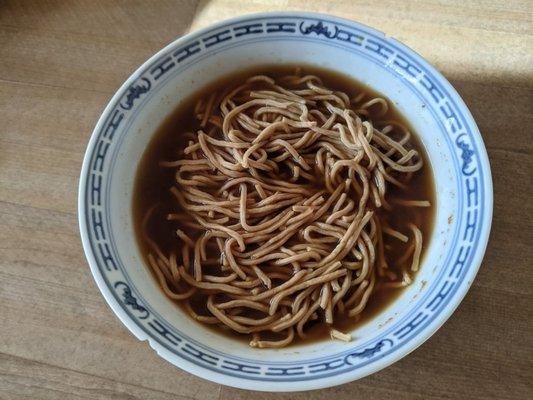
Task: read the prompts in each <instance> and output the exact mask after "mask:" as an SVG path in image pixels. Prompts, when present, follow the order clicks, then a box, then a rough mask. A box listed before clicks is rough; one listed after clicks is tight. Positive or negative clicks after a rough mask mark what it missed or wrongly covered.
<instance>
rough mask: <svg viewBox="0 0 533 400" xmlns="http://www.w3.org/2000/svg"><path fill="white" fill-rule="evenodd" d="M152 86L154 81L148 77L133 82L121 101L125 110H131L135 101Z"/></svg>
mask: <svg viewBox="0 0 533 400" xmlns="http://www.w3.org/2000/svg"><path fill="white" fill-rule="evenodd" d="M151 88H152V83H151V82H150V80H149V79H148V78H144V77H143V78H141V79H140V80H139V81H138V82H137V83H134V84H132V85H131V86H130V87H129V88H128V91H127V93H126V94H125V96H124V98H123V99H122V100H121V102H120V106H121V107H122V108H123V109H124V110H131V109H132V107H133V102H134V101H135V100H136V99H138V98H139V97H141V95H143V94H144V93H147V92H148V91H149V90H150V89H151Z"/></svg>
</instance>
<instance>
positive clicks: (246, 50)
mask: <svg viewBox="0 0 533 400" xmlns="http://www.w3.org/2000/svg"><path fill="white" fill-rule="evenodd" d="M281 55H283V56H281ZM279 63H300V64H312V65H316V66H320V67H325V68H329V69H333V70H335V71H339V72H342V73H344V74H346V75H349V76H351V77H353V78H354V79H357V80H359V81H361V82H363V83H365V84H367V85H369V86H370V87H372V88H374V89H376V90H377V91H379V92H381V93H383V94H385V95H386V96H387V97H388V98H389V99H390V100H391V101H393V102H394V103H395V104H396V106H397V107H398V108H399V109H400V111H401V113H402V114H403V115H405V116H406V118H407V120H408V121H410V122H411V124H412V125H413V127H414V128H415V131H416V132H417V133H418V134H419V135H420V138H421V140H422V143H423V145H424V146H425V147H426V150H427V153H428V155H429V158H430V160H431V164H432V167H433V171H437V172H438V173H437V174H436V175H435V177H434V178H435V185H436V189H437V193H438V196H437V207H436V208H437V209H438V212H437V213H436V220H435V224H434V233H433V235H432V238H431V242H430V243H431V244H430V247H429V248H428V249H427V251H426V255H425V257H424V262H423V265H422V268H421V272H420V273H419V274H417V275H416V281H415V282H414V283H413V284H412V285H411V286H410V287H409V288H407V290H405V291H404V292H403V294H402V295H401V296H400V298H399V299H398V300H397V301H395V302H394V303H393V304H392V306H390V307H388V308H386V309H385V310H384V311H383V312H382V313H381V314H379V315H378V316H377V317H376V318H374V319H373V320H371V321H369V322H368V323H366V324H364V325H362V326H360V327H359V328H357V329H355V331H354V332H353V337H354V338H355V339H356V341H368V340H369V339H371V338H373V337H374V336H376V335H378V334H380V331H381V330H383V329H385V328H386V327H388V326H390V325H393V322H394V321H395V320H397V319H401V318H402V317H403V316H405V314H406V312H407V311H408V310H409V309H410V308H411V304H413V303H416V302H417V299H419V298H421V297H422V294H423V292H424V291H426V290H428V287H429V286H430V285H428V283H431V282H433V281H434V279H433V277H434V276H435V274H436V273H437V272H438V268H437V267H438V264H439V260H440V259H441V258H442V257H443V256H444V255H445V254H446V253H447V251H448V250H449V249H448V248H447V244H449V243H450V242H451V237H450V235H451V232H452V228H453V223H452V224H449V223H448V217H449V216H450V215H454V214H455V212H456V210H457V206H456V204H455V202H454V201H453V199H454V187H455V185H456V182H455V181H454V180H455V177H454V174H453V165H452V164H451V162H450V160H449V159H448V158H447V154H446V147H445V146H443V143H441V140H442V139H440V138H439V137H438V135H437V134H436V133H438V132H439V127H438V126H437V124H436V121H435V120H434V118H432V117H431V115H430V111H429V110H428V109H427V108H426V107H425V106H424V103H423V102H422V100H421V99H419V98H418V97H417V96H416V95H415V94H414V93H413V92H411V91H410V90H408V88H407V87H406V82H405V81H402V80H399V79H397V77H396V76H395V75H394V72H393V70H391V69H385V68H382V67H381V66H379V65H376V64H375V63H374V62H372V61H371V60H369V59H366V58H364V57H361V56H360V55H358V54H354V53H351V52H348V51H342V50H340V49H337V48H331V47H329V46H327V45H324V46H320V45H317V44H316V43H313V42H309V43H300V42H296V41H279V42H277V43H276V44H275V46H274V45H273V44H272V43H271V42H263V43H261V42H259V43H250V44H247V45H243V46H239V47H235V48H230V49H227V50H225V51H223V52H219V53H215V54H213V55H211V56H208V57H205V58H204V59H202V60H200V61H198V62H197V63H195V64H194V65H193V66H191V67H189V68H184V69H183V70H182V71H180V72H179V73H175V74H174V75H173V76H170V77H168V78H167V80H166V81H165V82H164V84H163V85H161V84H160V85H159V86H158V87H157V88H158V90H157V91H154V92H152V93H150V97H146V98H144V99H143V105H142V107H140V108H139V111H138V113H137V115H136V116H135V118H132V120H131V121H130V123H131V125H129V126H128V128H127V129H128V130H129V132H130V133H129V134H128V135H124V136H123V138H124V139H123V142H122V143H121V144H120V147H121V151H120V153H119V154H118V157H117V159H116V163H115V165H114V166H113V175H112V178H111V181H110V185H111V187H112V188H113V191H112V194H111V208H110V214H111V215H112V216H113V217H112V221H111V228H112V229H113V232H114V235H113V236H114V237H115V239H116V246H117V250H118V254H120V256H121V259H122V263H123V264H124V265H125V266H127V269H128V273H129V276H130V278H131V280H132V282H133V283H134V285H135V287H136V289H137V290H138V292H139V293H142V296H143V297H144V299H145V300H146V302H148V303H149V304H151V305H152V306H153V307H154V308H155V309H157V312H158V313H159V314H160V315H161V317H162V318H164V319H165V320H166V321H168V322H169V323H170V324H171V325H172V326H174V327H175V328H176V329H179V330H180V331H181V332H183V334H185V335H187V336H190V337H194V338H195V339H196V340H197V341H199V342H202V343H205V344H208V345H209V346H210V347H213V348H214V349H218V350H220V351H227V350H228V349H231V353H232V354H235V355H238V356H241V357H250V358H256V359H258V360H259V359H261V358H263V357H265V356H267V357H269V359H272V360H284V361H288V360H290V359H291V358H302V357H310V356H312V355H313V354H317V353H324V352H327V353H330V352H336V351H340V350H342V349H345V348H346V346H347V345H346V344H344V343H340V342H336V341H319V342H314V343H310V344H303V345H298V346H289V347H288V348H286V349H281V350H264V349H263V350H259V349H253V348H250V347H249V346H248V345H247V344H246V343H243V342H241V341H235V340H232V339H231V338H227V337H224V336H220V335H217V334H216V333H213V332H212V331H210V330H208V329H204V328H202V326H201V325H199V324H198V323H196V322H192V321H191V320H190V319H189V318H188V317H187V316H185V315H183V313H182V311H181V310H180V309H179V308H177V307H176V306H175V305H174V304H172V302H171V301H170V300H168V299H167V298H166V297H165V296H164V295H163V293H162V291H161V290H159V287H158V286H157V284H156V283H155V282H154V279H153V278H152V276H151V274H150V272H149V271H148V270H147V267H146V266H145V265H144V262H143V260H142V256H141V254H140V253H139V249H138V247H137V246H136V244H135V239H134V237H135V232H134V231H133V226H132V212H131V210H132V187H133V182H134V177H135V176H134V175H135V174H134V171H135V170H136V168H137V164H138V161H139V159H140V158H141V156H142V153H143V151H144V149H145V148H146V145H147V143H148V141H149V140H150V138H151V137H152V135H153V134H154V131H155V130H156V129H157V128H158V126H159V125H160V124H161V123H162V121H163V119H164V118H165V117H166V116H167V115H168V114H169V113H170V112H171V111H172V110H173V109H174V108H175V107H176V106H177V105H178V104H179V102H180V100H183V99H185V98H187V96H188V95H190V94H193V93H194V92H195V91H197V90H198V89H200V88H202V86H204V85H206V84H208V83H210V82H212V81H216V80H217V78H220V77H223V76H224V75H227V74H228V73H231V72H235V71H238V70H239V69H244V68H246V67H249V66H256V65H262V64H263V65H269V64H279ZM351 345H352V344H351Z"/></svg>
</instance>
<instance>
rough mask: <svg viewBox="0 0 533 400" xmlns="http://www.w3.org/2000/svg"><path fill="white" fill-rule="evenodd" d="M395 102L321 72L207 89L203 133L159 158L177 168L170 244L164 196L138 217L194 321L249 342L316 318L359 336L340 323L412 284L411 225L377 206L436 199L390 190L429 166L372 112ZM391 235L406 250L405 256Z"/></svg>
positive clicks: (201, 109)
mask: <svg viewBox="0 0 533 400" xmlns="http://www.w3.org/2000/svg"><path fill="white" fill-rule="evenodd" d="M350 99H351V100H350ZM388 110H389V104H388V102H387V100H385V99H384V98H381V97H374V98H372V97H370V98H369V97H368V96H367V95H366V94H365V93H360V94H358V95H357V96H356V97H352V98H351V97H350V96H348V94H346V93H344V92H340V91H335V90H332V89H329V88H327V87H326V86H325V85H324V84H323V83H322V80H321V79H320V78H319V77H317V76H314V75H305V76H299V75H290V74H287V75H285V76H282V77H280V78H277V79H273V78H271V77H268V76H265V75H256V76H252V77H251V78H249V79H247V80H246V81H245V83H243V84H241V85H240V86H237V87H234V88H231V89H230V90H226V91H225V92H223V93H211V94H210V95H209V96H208V97H205V98H201V99H200V100H199V101H198V102H197V103H196V106H195V107H194V115H195V117H196V119H197V120H198V122H197V129H196V132H187V133H186V135H185V137H186V139H184V144H183V146H182V148H180V149H177V150H178V152H177V153H176V154H178V155H177V158H176V159H174V160H160V164H159V165H160V167H161V168H165V169H168V170H169V171H172V173H174V174H175V175H174V176H175V180H174V183H173V186H172V187H171V188H170V193H171V194H172V195H173V201H174V203H173V209H172V210H170V211H169V213H168V214H165V215H166V220H167V221H168V223H176V222H178V223H179V226H178V227H174V228H173V232H174V239H175V242H173V243H174V244H173V245H172V248H171V250H170V251H168V249H167V248H165V246H163V245H161V244H160V243H156V241H154V240H153V239H152V238H150V235H149V232H148V230H147V229H146V227H145V225H146V224H147V223H148V221H149V220H152V219H154V218H159V215H157V213H154V208H157V205H155V206H154V207H152V208H151V209H150V210H149V211H148V212H147V213H146V215H145V217H144V222H143V231H144V232H145V233H143V235H144V236H143V238H144V240H145V242H146V243H147V245H148V246H147V248H148V254H147V257H148V261H149V265H150V268H151V269H152V270H153V272H154V274H155V276H156V278H157V280H158V282H159V284H160V285H161V287H162V289H163V291H164V293H165V294H166V295H167V296H168V297H169V298H171V299H175V300H180V301H183V302H184V303H185V309H186V310H187V311H188V312H189V314H191V316H192V317H193V318H194V319H195V320H197V321H200V322H202V323H206V324H213V325H220V326H225V327H227V328H229V329H230V330H233V331H236V332H239V333H241V334H246V335H250V342H249V343H250V346H252V347H258V348H279V347H284V346H287V345H288V344H290V343H291V342H292V341H293V340H294V339H295V337H296V336H298V337H300V338H304V337H305V336H306V330H307V328H308V327H309V326H310V325H311V324H312V323H316V322H311V321H323V322H324V323H325V324H327V325H329V326H330V327H331V328H330V336H331V338H333V339H337V340H341V341H344V342H347V341H350V340H351V335H350V334H349V333H344V332H342V331H340V330H338V329H336V328H334V323H335V321H336V319H337V318H339V316H340V315H344V316H348V317H349V318H353V319H357V318H359V316H360V314H361V312H362V311H363V310H364V309H365V307H366V305H367V302H368V301H369V299H370V298H371V296H372V294H373V293H374V291H375V290H377V289H378V288H380V289H381V288H386V287H401V286H405V285H408V284H410V283H411V281H412V276H411V274H412V273H414V272H416V271H417V270H418V269H419V267H420V260H421V254H422V253H421V252H422V249H423V247H422V246H423V242H422V230H421V229H419V227H418V226H417V224H416V221H411V222H409V223H408V224H406V225H405V226H400V227H394V226H391V225H390V223H389V222H386V221H385V222H383V221H382V220H381V216H382V215H383V213H386V212H392V211H391V210H393V209H394V207H396V206H401V207H431V203H430V202H429V201H426V200H418V199H416V200H412V199H396V198H394V199H392V200H390V201H388V200H387V197H388V196H387V194H388V191H390V188H391V187H397V188H399V189H402V190H403V189H405V188H407V187H408V185H409V181H410V180H411V178H412V175H413V173H416V172H417V171H419V170H420V169H421V168H422V166H423V162H422V157H421V156H420V154H419V153H418V151H417V150H416V149H414V148H413V147H412V144H411V142H410V137H411V136H410V135H411V134H410V133H409V131H408V130H407V128H405V127H404V126H403V125H402V124H401V123H399V122H396V121H388V120H386V121H384V120H381V121H374V120H372V118H371V116H377V117H381V116H385V115H386V114H387V112H388ZM413 222H414V223H413ZM403 230H405V231H408V230H410V232H411V233H410V235H409V236H407V235H406V234H404V233H402V231H403ZM386 236H388V237H390V238H392V239H391V240H395V241H396V242H398V244H399V245H401V246H403V252H402V254H400V255H397V257H395V258H396V259H390V258H388V257H387V254H386V253H387V249H388V247H387V246H388V245H387V244H385V245H384V240H385V239H384V238H385V237H386ZM198 304H200V305H201V306H200V307H199V306H198Z"/></svg>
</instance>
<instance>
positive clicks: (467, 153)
mask: <svg viewBox="0 0 533 400" xmlns="http://www.w3.org/2000/svg"><path fill="white" fill-rule="evenodd" d="M463 136H464V134H463V135H460V136H459V137H458V138H457V139H456V140H455V144H456V145H457V147H459V148H460V149H461V160H463V165H462V167H461V171H462V172H463V174H465V175H467V176H468V175H472V174H473V173H474V172H476V169H475V168H474V169H473V170H470V169H469V168H470V164H471V163H472V161H473V157H474V155H475V154H476V153H475V152H474V150H472V149H471V148H470V145H469V144H468V143H467V142H466V141H465V140H464V139H463Z"/></svg>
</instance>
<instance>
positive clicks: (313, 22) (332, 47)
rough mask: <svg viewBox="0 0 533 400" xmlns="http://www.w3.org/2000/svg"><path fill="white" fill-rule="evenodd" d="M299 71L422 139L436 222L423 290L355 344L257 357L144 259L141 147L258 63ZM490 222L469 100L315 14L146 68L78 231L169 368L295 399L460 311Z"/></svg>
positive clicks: (252, 24) (235, 30)
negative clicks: (351, 87)
mask: <svg viewBox="0 0 533 400" xmlns="http://www.w3.org/2000/svg"><path fill="white" fill-rule="evenodd" d="M273 63H293V64H294V63H305V64H314V65H318V66H321V67H326V68H330V69H333V70H336V71H340V72H343V73H344V74H347V75H350V76H353V77H354V78H356V79H357V80H359V81H362V82H363V83H366V84H368V85H369V86H370V87H372V88H374V89H376V90H377V91H379V92H381V93H383V94H385V95H386V96H387V97H388V98H389V99H390V100H392V101H393V102H394V103H395V104H396V105H397V107H398V109H399V110H400V111H401V113H402V114H403V115H404V116H405V117H406V118H407V119H408V120H409V122H410V123H411V124H412V126H413V127H414V129H415V131H416V132H417V133H418V134H419V136H420V137H421V140H422V142H423V145H424V146H425V148H426V150H427V153H428V155H429V159H430V162H431V165H432V169H433V172H434V179H435V184H436V189H437V204H436V220H435V226H434V232H433V236H432V238H431V242H430V246H429V248H428V249H427V252H426V256H425V258H424V263H423V265H422V268H421V271H420V272H419V273H418V274H417V275H416V280H415V282H414V283H413V284H412V285H411V286H410V287H408V288H407V289H406V290H405V291H404V292H403V294H402V295H401V297H400V298H399V299H398V300H397V301H395V302H394V304H392V305H391V306H390V307H388V308H387V309H386V310H384V311H383V312H382V313H381V314H380V315H378V316H377V317H376V318H375V319H373V320H372V321H371V322H369V323H367V324H365V325H363V326H362V327H360V328H358V329H356V330H355V331H354V332H353V333H352V334H353V337H354V338H355V340H354V341H353V342H351V343H341V342H337V341H323V342H318V343H312V344H308V345H303V346H297V347H289V348H286V349H275V350H274V349H268V350H260V349H253V348H250V347H249V346H248V345H247V344H245V343H240V342H237V341H232V340H231V339H228V338H225V337H222V336H218V335H216V334H214V333H212V332H211V331H210V330H207V329H204V328H203V327H202V326H201V325H199V324H197V323H193V322H191V320H190V319H189V318H188V317H187V316H185V315H183V314H182V313H181V312H180V311H178V310H177V308H176V307H175V306H173V305H172V304H171V302H170V301H169V300H168V299H167V298H166V297H165V296H164V295H163V293H162V291H161V290H160V289H159V287H158V286H157V284H156V283H155V281H154V279H152V277H151V274H150V272H149V271H148V269H147V267H146V266H145V265H144V263H143V261H142V257H141V254H140V252H139V249H138V247H137V245H136V243H135V236H134V232H133V226H132V188H133V182H134V177H135V171H136V168H137V164H138V161H139V160H140V158H141V155H142V153H143V150H144V149H145V147H146V145H147V143H148V142H149V140H150V138H151V136H152V135H153V133H154V131H155V130H156V128H157V127H158V126H159V125H160V123H161V122H162V121H163V119H164V118H165V116H167V115H168V114H169V113H170V112H171V111H172V110H174V109H175V107H176V106H177V104H178V103H179V102H180V101H181V100H182V99H184V98H186V97H187V96H188V95H189V94H191V93H193V92H195V91H196V90H197V89H199V88H200V87H202V85H204V84H205V83H207V82H210V81H213V80H216V79H217V78H218V77H221V76H223V75H226V74H228V73H230V72H233V71H236V70H239V69H241V68H245V67H248V66H252V65H258V64H273ZM491 217H492V182H491V176H490V167H489V162H488V159H487V155H486V151H485V148H484V146H483V142H482V139H481V136H480V134H479V131H478V129H477V127H476V124H475V122H474V120H473V119H472V116H471V115H470V112H469V111H468V109H467V108H466V106H465V104H464V103H463V101H462V100H461V98H460V97H459V95H458V94H457V92H456V91H455V90H454V89H453V87H452V86H451V85H450V84H449V83H448V81H446V79H445V78H444V77H443V76H442V75H441V74H440V73H438V72H437V71H436V70H435V69H434V68H433V67H432V66H431V65H429V64H428V63H427V62H426V61H424V60H423V59H422V58H421V57H420V56H419V55H417V54H416V53H414V52H413V51H412V50H410V49H408V48H407V47H406V46H404V45H402V44H401V43H399V42H397V41H396V40H394V39H392V38H387V37H385V36H384V35H383V34H382V33H380V32H377V31H375V30H373V29H371V28H368V27H366V26H363V25H360V24H358V23H356V22H353V21H348V20H343V19H340V18H336V17H332V16H327V15H319V14H309V13H299V12H297V13H268V14H258V15H249V16H243V17H238V18H235V19H232V20H229V21H225V22H221V23H218V24H216V25H213V26H211V27H209V28H206V29H203V30H200V31H197V32H193V33H190V34H188V35H186V36H184V37H182V38H180V39H177V40H176V41H174V42H173V43H171V44H169V45H168V46H167V47H165V48H164V49H163V50H161V51H160V52H158V53H157V54H156V55H154V56H153V57H152V58H150V59H149V60H148V61H146V62H145V63H144V64H143V65H142V66H141V67H140V68H139V69H138V70H137V71H135V73H133V75H131V76H130V78H129V79H128V80H127V81H126V82H125V83H124V85H122V87H121V88H120V89H119V90H118V91H117V93H116V94H115V95H114V96H113V98H112V100H111V102H110V103H109V104H108V106H107V107H106V109H105V111H104V112H103V114H102V116H101V117H100V120H99V121H98V123H97V125H96V128H95V129H94V132H93V134H92V137H91V140H90V142H89V145H88V148H87V153H86V154H85V159H84V162H83V168H82V171H81V178H80V188H79V223H80V231H81V237H82V240H83V246H84V250H85V253H86V256H87V260H88V261H89V265H90V266H91V270H92V273H93V275H94V279H95V280H96V282H97V284H98V287H99V288H100V290H101V292H102V294H103V295H104V297H105V299H106V300H107V302H108V304H109V305H110V307H111V308H112V310H113V311H114V312H115V314H116V315H117V316H118V317H119V318H120V320H121V321H122V323H123V324H124V325H126V326H127V327H128V329H129V330H130V331H131V332H132V333H133V334H134V335H135V336H136V337H137V338H138V339H140V340H148V342H149V344H150V346H151V347H152V348H153V349H154V350H155V351H157V353H158V354H159V355H160V356H161V357H163V358H164V359H166V360H167V361H169V362H171V363H172V364H174V365H176V366H178V367H180V368H182V369H184V370H186V371H189V372H191V373H193V374H195V375H198V376H201V377H203V378H205V379H209V380H212V381H215V382H218V383H221V384H224V385H230V386H236V387H240V388H246V389H256V390H265V391H296V390H309V389H317V388H323V387H328V386H333V385H338V384H341V383H344V382H349V381H352V380H355V379H358V378H361V377H363V376H365V375H368V374H370V373H373V372H376V371H378V370H380V369H382V368H384V367H386V366H388V365H390V364H391V363H393V362H395V361H397V360H398V359H400V358H402V357H403V356H405V355H406V354H408V353H409V352H411V351H412V350H414V349H415V348H416V347H418V346H419V345H420V344H422V343H423V342H424V341H425V340H427V339H428V338H429V337H430V336H431V335H432V334H433V333H434V332H435V331H436V330H437V329H438V328H439V327H440V326H441V325H442V324H443V323H444V322H445V321H446V319H447V318H448V317H449V316H450V315H451V314H452V312H453V311H454V310H455V308H456V307H457V306H458V304H459V303H460V301H461V299H462V298H463V296H464V295H465V294H466V292H467V290H468V288H469V287H470V284H471V283H472V280H473V279H474V277H475V275H476V272H477V270H478V268H479V265H480V263H481V260H482V257H483V253H484V251H485V247H486V244H487V240H488V236H489V230H490V224H491Z"/></svg>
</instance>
